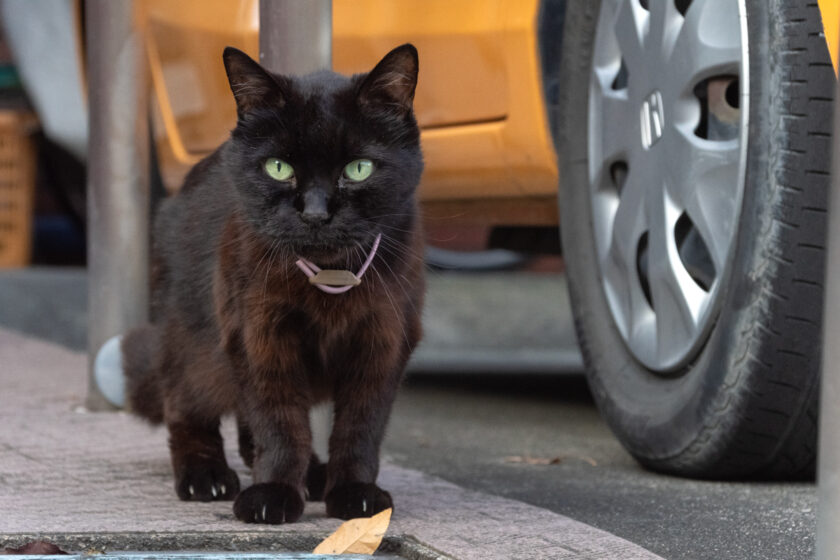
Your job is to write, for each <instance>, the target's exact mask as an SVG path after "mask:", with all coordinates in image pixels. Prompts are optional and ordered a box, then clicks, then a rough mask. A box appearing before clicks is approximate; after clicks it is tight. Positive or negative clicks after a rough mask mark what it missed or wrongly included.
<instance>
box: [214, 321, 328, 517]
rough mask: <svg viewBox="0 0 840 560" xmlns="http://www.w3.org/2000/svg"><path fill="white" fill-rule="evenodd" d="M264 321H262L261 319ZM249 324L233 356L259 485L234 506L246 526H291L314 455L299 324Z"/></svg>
mask: <svg viewBox="0 0 840 560" xmlns="http://www.w3.org/2000/svg"><path fill="white" fill-rule="evenodd" d="M261 318H262V317H261ZM285 326H286V327H287V328H285V329H284V328H283V327H284V325H283V324H282V323H281V324H280V325H278V324H277V321H275V320H268V319H266V320H258V319H253V320H251V321H250V322H248V323H247V326H246V330H248V331H249V332H247V333H246V336H243V337H242V341H243V343H242V347H241V351H240V350H238V349H237V347H236V346H233V345H232V346H231V347H230V349H231V352H230V355H231V357H232V360H234V363H235V368H236V369H237V377H238V378H239V379H240V383H241V386H240V391H239V401H240V406H239V410H240V411H241V413H242V415H243V420H244V421H245V422H247V425H248V427H249V428H250V433H251V436H252V440H253V448H254V460H253V467H252V474H253V478H254V484H253V486H251V487H250V488H246V489H245V490H243V491H242V492H241V493H240V494H239V496H238V497H237V498H236V501H235V502H234V504H233V512H234V514H235V515H236V517H237V518H239V519H241V520H242V521H245V522H246V523H292V522H294V521H297V520H298V519H299V518H300V516H301V515H302V514H303V507H304V500H305V496H306V474H307V469H308V467H309V463H310V459H311V455H312V433H311V431H310V427H309V408H310V405H311V399H310V396H309V393H308V386H309V383H308V380H307V377H306V375H305V371H306V368H305V364H304V361H303V358H302V356H301V348H302V347H303V344H302V341H301V340H300V333H299V332H298V331H299V328H297V325H293V324H289V325H285Z"/></svg>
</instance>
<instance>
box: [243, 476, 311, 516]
mask: <svg viewBox="0 0 840 560" xmlns="http://www.w3.org/2000/svg"><path fill="white" fill-rule="evenodd" d="M233 513H234V515H236V517H237V518H238V519H239V520H241V521H244V522H245V523H271V524H274V525H276V524H279V523H294V522H295V521H297V520H298V519H300V516H301V515H303V497H302V496H301V495H300V492H298V491H297V490H296V489H294V488H292V487H291V486H289V485H288V484H282V483H277V482H268V483H262V484H254V485H253V486H251V487H250V488H246V489H245V490H243V491H242V492H241V493H240V494H239V495H238V496H237V497H236V501H234V502H233Z"/></svg>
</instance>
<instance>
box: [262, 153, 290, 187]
mask: <svg viewBox="0 0 840 560" xmlns="http://www.w3.org/2000/svg"><path fill="white" fill-rule="evenodd" d="M263 167H264V168H265V172H266V173H268V176H269V177H271V178H272V179H274V180H275V181H288V180H289V179H291V178H292V177H294V176H295V170H294V169H293V168H292V166H291V165H289V164H288V163H286V162H285V161H283V160H282V159H278V158H276V157H272V158H268V159H267V160H265V165H264V166H263Z"/></svg>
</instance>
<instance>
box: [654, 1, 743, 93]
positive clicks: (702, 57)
mask: <svg viewBox="0 0 840 560" xmlns="http://www.w3.org/2000/svg"><path fill="white" fill-rule="evenodd" d="M741 56H742V52H741V32H740V19H739V14H738V5H737V3H736V2H732V1H731V0H705V1H702V2H701V1H697V0H695V2H694V3H692V5H691V7H690V8H689V10H688V12H687V13H686V17H685V21H684V23H683V25H682V27H681V28H680V30H679V32H678V34H677V36H676V40H675V43H674V48H673V49H672V54H671V57H670V60H669V64H668V68H669V70H671V71H672V73H671V74H670V76H669V81H670V84H671V85H672V86H676V88H677V89H679V88H683V89H686V88H688V89H687V90H688V91H690V88H692V87H693V86H694V85H696V84H697V83H699V82H700V81H702V80H704V79H706V78H708V77H711V76H715V75H723V74H730V75H737V74H738V73H739V71H740V65H741Z"/></svg>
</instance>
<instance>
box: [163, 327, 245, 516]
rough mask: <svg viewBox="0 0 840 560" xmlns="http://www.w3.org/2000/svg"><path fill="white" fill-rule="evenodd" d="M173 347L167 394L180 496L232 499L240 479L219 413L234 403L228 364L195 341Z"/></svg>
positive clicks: (168, 361)
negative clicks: (231, 461)
mask: <svg viewBox="0 0 840 560" xmlns="http://www.w3.org/2000/svg"><path fill="white" fill-rule="evenodd" d="M168 340H173V341H174V340H179V338H178V337H175V336H173V337H170V338H169V339H168ZM181 340H182V339H181ZM182 341H183V340H182ZM175 346H176V345H175V344H174V343H173V344H172V345H171V348H170V351H169V352H168V353H167V356H166V357H167V360H166V362H165V363H167V364H169V368H170V375H168V376H167V383H165V397H164V417H165V421H166V425H167V428H168V429H169V450H170V454H171V456H172V468H173V471H174V474H175V492H176V493H177V494H178V497H179V498H181V499H182V500H197V501H212V500H231V499H233V498H234V496H236V495H237V493H238V492H239V477H238V476H237V475H236V472H234V471H233V470H232V469H231V468H230V467H229V466H228V463H227V459H226V458H225V452H224V443H223V440H222V435H221V433H220V432H219V424H220V418H221V415H222V414H224V413H225V412H227V411H228V410H231V408H232V407H233V406H234V403H235V401H234V398H233V397H232V396H231V395H232V393H234V392H235V389H234V388H233V387H232V382H231V380H230V379H231V378H230V375H229V373H230V370H229V365H228V363H227V362H226V360H225V359H224V356H220V355H219V353H218V352H216V351H214V349H213V348H206V347H202V346H201V345H200V344H198V343H196V342H194V341H193V342H192V343H191V344H179V345H177V348H176V347H175Z"/></svg>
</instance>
